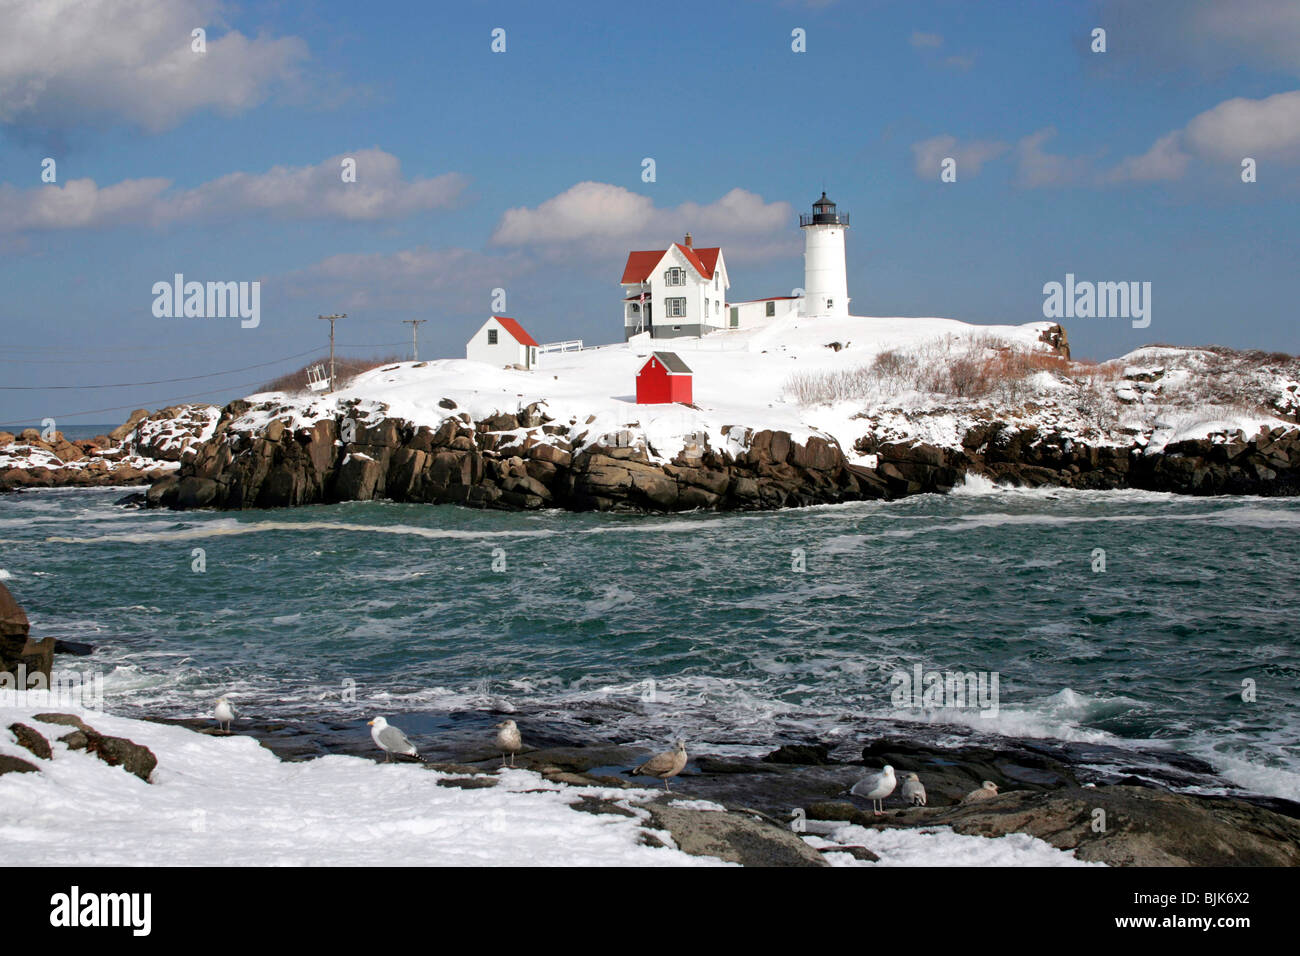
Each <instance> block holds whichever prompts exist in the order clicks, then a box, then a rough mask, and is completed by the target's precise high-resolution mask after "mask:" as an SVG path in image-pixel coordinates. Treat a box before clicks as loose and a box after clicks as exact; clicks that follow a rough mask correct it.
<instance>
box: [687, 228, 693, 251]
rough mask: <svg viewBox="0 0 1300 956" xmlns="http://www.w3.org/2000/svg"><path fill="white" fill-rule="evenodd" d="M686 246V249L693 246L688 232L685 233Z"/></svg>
mask: <svg viewBox="0 0 1300 956" xmlns="http://www.w3.org/2000/svg"><path fill="white" fill-rule="evenodd" d="M686 248H687V249H691V248H694V247H693V246H692V245H691V234H690V233H689V232H688V233H687V234H686Z"/></svg>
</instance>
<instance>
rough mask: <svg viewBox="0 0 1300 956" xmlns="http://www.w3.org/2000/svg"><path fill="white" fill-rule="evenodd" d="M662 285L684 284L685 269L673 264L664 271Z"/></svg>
mask: <svg viewBox="0 0 1300 956" xmlns="http://www.w3.org/2000/svg"><path fill="white" fill-rule="evenodd" d="M664 285H686V270H685V269H683V268H681V267H680V266H673V267H672V268H671V269H669V270H668V271H667V272H665V273H664Z"/></svg>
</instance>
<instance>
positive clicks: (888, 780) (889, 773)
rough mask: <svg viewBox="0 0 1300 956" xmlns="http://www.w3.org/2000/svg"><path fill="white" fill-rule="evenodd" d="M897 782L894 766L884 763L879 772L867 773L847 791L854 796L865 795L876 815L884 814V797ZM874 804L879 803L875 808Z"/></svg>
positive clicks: (892, 790)
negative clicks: (883, 767) (882, 768)
mask: <svg viewBox="0 0 1300 956" xmlns="http://www.w3.org/2000/svg"><path fill="white" fill-rule="evenodd" d="M897 783H898V781H897V780H895V779H894V768H893V767H891V766H889V764H885V769H884V770H882V771H880V772H879V773H869V774H867V775H866V776H865V777H863V778H862V779H861V780H859V781H858V782H857V783H855V784H854V785H853V787H852V788H851V789H850V790H849V793H851V794H853V795H854V796H855V797H865V798H866V799H868V800H870V801H871V809H872V810H874V811H875V813H876V816H878V817H883V816H884V815H885V810H884V807H885V797H887V796H889V795H890V794H891V793H893V792H894V786H895V785H896V784H897ZM876 804H880V807H879V809H877V807H876Z"/></svg>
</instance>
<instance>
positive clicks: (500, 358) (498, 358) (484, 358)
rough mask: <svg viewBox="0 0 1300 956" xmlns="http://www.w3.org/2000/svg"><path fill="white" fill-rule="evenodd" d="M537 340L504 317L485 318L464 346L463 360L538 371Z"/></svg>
mask: <svg viewBox="0 0 1300 956" xmlns="http://www.w3.org/2000/svg"><path fill="white" fill-rule="evenodd" d="M537 349H538V345H537V341H536V339H534V338H533V337H532V336H531V335H529V334H528V333H527V332H526V331H525V330H524V327H523V326H522V325H520V324H519V323H518V322H516V321H515V320H514V319H511V318H508V317H507V316H504V315H493V316H490V317H489V318H488V320H487V321H486V322H484V323H483V325H482V326H480V327H479V330H478V331H477V332H475V333H474V336H473V338H471V339H470V340H469V341H468V342H466V343H465V358H467V359H469V360H470V361H471V362H487V363H488V364H489V365H501V366H518V367H519V368H526V369H531V368H537Z"/></svg>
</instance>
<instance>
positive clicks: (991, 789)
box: [961, 780, 998, 803]
mask: <svg viewBox="0 0 1300 956" xmlns="http://www.w3.org/2000/svg"><path fill="white" fill-rule="evenodd" d="M997 795H998V785H997V784H996V783H994V782H993V781H992V780H985V781H984V784H983V785H982V786H981V787H980V788H979V789H978V790H972V791H971V792H970V793H968V794H966V796H964V797H962V798H961V802H962V803H978V802H979V801H981V800H992V799H993V798H994V797H996V796H997Z"/></svg>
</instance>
